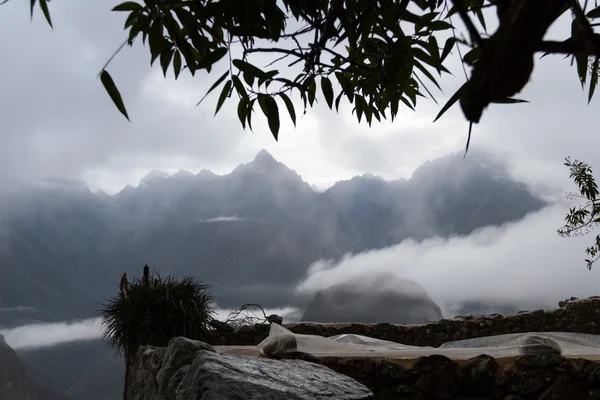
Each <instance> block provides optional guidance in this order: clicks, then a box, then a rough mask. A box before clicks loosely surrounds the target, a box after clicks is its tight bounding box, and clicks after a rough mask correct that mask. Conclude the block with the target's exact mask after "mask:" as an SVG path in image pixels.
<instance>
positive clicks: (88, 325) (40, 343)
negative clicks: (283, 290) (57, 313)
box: [0, 304, 301, 350]
mask: <svg viewBox="0 0 600 400" xmlns="http://www.w3.org/2000/svg"><path fill="white" fill-rule="evenodd" d="M213 307H214V311H215V314H214V315H213V318H215V319H218V320H220V321H225V320H226V319H227V317H228V316H229V314H230V313H231V311H232V310H231V309H225V308H220V307H219V306H218V305H217V304H214V305H213ZM265 313H266V314H267V315H270V314H277V315H279V316H281V317H283V319H284V321H286V322H294V321H298V320H299V319H300V317H301V310H299V309H297V308H294V307H281V308H270V309H265ZM244 315H255V316H257V317H259V318H261V317H262V312H261V311H260V309H257V308H251V309H250V310H248V311H247V312H245V314H244ZM101 323H102V319H101V318H89V319H85V320H81V321H70V322H55V323H40V324H29V325H23V326H18V327H14V328H9V329H3V330H0V335H2V336H4V340H5V341H6V343H7V344H8V345H9V346H10V347H12V348H13V349H15V350H35V349H40V348H47V347H54V346H58V345H61V344H66V343H72V342H80V341H87V340H98V339H101V338H102V332H103V330H102V324H101Z"/></svg>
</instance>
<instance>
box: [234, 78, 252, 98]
mask: <svg viewBox="0 0 600 400" xmlns="http://www.w3.org/2000/svg"><path fill="white" fill-rule="evenodd" d="M231 79H233V86H234V87H235V90H237V92H238V94H239V95H240V96H241V97H242V98H244V99H248V92H246V88H245V87H244V84H243V83H242V81H241V79H240V77H239V76H237V75H233V76H232V77H231Z"/></svg>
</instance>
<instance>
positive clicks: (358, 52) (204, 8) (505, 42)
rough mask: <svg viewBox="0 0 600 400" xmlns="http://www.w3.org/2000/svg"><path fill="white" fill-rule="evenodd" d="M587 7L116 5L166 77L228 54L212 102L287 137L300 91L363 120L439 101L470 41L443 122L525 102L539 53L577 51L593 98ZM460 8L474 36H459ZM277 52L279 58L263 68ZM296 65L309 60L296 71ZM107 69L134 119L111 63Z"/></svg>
mask: <svg viewBox="0 0 600 400" xmlns="http://www.w3.org/2000/svg"><path fill="white" fill-rule="evenodd" d="M47 1H48V0H39V2H37V1H36V0H31V3H30V5H31V11H32V15H33V9H34V7H35V5H36V4H39V6H40V8H41V9H42V12H43V13H44V15H45V16H46V19H47V21H48V23H49V24H51V20H50V14H49V13H48V7H47ZM587 6H588V1H585V4H584V5H583V7H582V6H581V5H580V2H579V1H577V0H520V1H507V0H502V1H500V0H452V1H450V0H310V1H309V0H281V1H277V0H244V1H239V0H221V1H218V2H214V1H210V0H194V1H191V0H168V1H167V0H143V2H141V1H140V2H135V1H126V2H124V3H121V4H119V5H117V6H115V7H114V8H113V10H114V11H118V12H127V13H128V16H127V18H126V21H125V30H127V31H128V37H127V43H129V44H130V45H131V44H132V43H133V41H134V40H136V39H137V38H138V37H139V36H141V37H142V42H143V43H144V44H147V45H148V48H149V51H150V62H151V64H154V63H155V62H156V61H158V62H159V64H160V67H161V69H162V70H163V73H164V75H165V76H166V74H167V72H168V71H169V70H171V71H172V72H173V75H174V77H175V79H177V78H178V77H179V76H180V74H181V72H183V71H184V70H187V71H188V72H189V73H190V74H191V75H192V76H195V74H196V73H197V72H200V71H206V72H207V73H208V74H210V73H211V72H213V70H216V69H218V68H217V64H218V63H219V62H220V61H221V60H227V61H228V62H227V67H226V68H225V71H224V72H219V75H218V76H219V77H218V79H216V80H215V81H214V83H213V84H212V85H211V86H210V89H209V90H208V92H207V93H206V94H205V96H204V97H203V98H202V99H201V101H202V100H204V99H205V98H206V97H207V96H208V95H209V94H210V93H212V92H213V91H215V90H217V89H219V88H220V93H219V95H218V97H217V102H216V107H215V114H216V113H217V112H218V111H219V110H220V109H221V108H222V107H223V105H224V103H225V102H226V101H228V99H231V98H232V97H233V98H235V99H236V100H237V102H238V104H237V114H238V117H239V119H240V122H241V124H242V126H243V127H244V129H245V128H246V126H248V127H249V128H250V129H251V130H252V115H253V114H254V113H255V112H256V110H257V108H260V110H261V112H262V113H263V114H264V115H265V116H266V117H267V120H268V123H269V128H270V130H271V132H272V134H273V136H274V137H275V139H277V138H278V135H279V129H280V112H279V108H280V106H281V105H283V106H284V107H285V109H286V110H287V113H288V114H289V116H290V118H291V120H292V122H293V123H294V124H295V123H296V119H297V113H296V106H295V104H294V102H293V101H292V97H291V96H293V95H298V96H299V98H300V100H301V101H302V106H303V111H304V112H306V109H307V108H308V107H312V106H313V105H314V103H315V102H317V101H318V100H317V98H322V99H324V100H325V103H326V104H327V106H328V107H329V108H330V109H333V108H334V107H335V109H336V111H337V110H339V106H340V103H341V101H342V99H344V98H345V99H346V100H347V101H348V102H349V103H350V104H351V105H352V112H353V114H354V115H356V118H357V119H358V121H359V122H360V121H362V119H363V118H364V119H365V120H366V121H367V123H368V124H369V125H370V124H371V123H372V122H373V120H374V119H376V120H378V121H381V120H382V119H386V118H388V117H390V118H391V119H392V120H394V119H395V118H396V117H397V115H398V112H399V108H400V105H402V106H406V107H408V108H410V109H412V110H414V109H415V107H416V105H417V98H419V97H423V98H426V97H429V98H432V99H433V100H435V97H434V95H433V92H432V90H431V89H433V87H435V88H436V89H440V87H439V82H438V80H439V77H441V75H442V73H448V72H449V71H448V70H447V69H446V67H445V66H444V64H445V61H446V60H447V57H448V56H449V55H450V54H451V52H452V50H453V49H454V48H455V47H457V46H459V45H460V46H466V47H467V48H468V51H467V52H466V53H465V55H464V57H462V60H461V61H462V62H463V63H464V64H466V65H469V66H471V67H472V68H473V69H472V73H471V76H470V77H469V78H468V80H467V82H466V83H465V84H464V85H463V86H462V87H461V88H460V89H459V91H457V92H456V93H455V94H454V95H452V96H451V97H450V99H449V100H448V101H447V103H446V104H445V105H444V106H443V107H442V109H441V111H440V113H439V114H438V116H437V118H436V120H437V119H438V118H439V117H440V116H441V115H442V114H444V113H445V112H446V111H447V110H448V109H449V108H450V107H452V106H453V105H454V104H455V103H457V102H459V103H460V106H461V108H462V110H463V113H464V115H465V117H466V118H467V120H468V121H469V122H471V123H477V122H479V120H480V118H481V115H482V113H483V111H484V109H486V108H487V107H488V106H489V104H491V103H522V102H524V101H523V100H519V99H514V98H513V96H514V95H516V94H517V93H519V92H520V91H521V90H522V89H523V87H524V86H525V85H526V84H527V82H528V80H529V77H530V75H531V72H532V70H533V67H534V53H536V52H542V53H544V55H547V54H557V53H558V54H566V55H571V56H572V57H573V58H574V60H575V61H576V64H577V68H576V70H577V73H578V76H579V78H580V81H581V84H582V85H585V84H586V83H587V82H589V92H588V101H589V100H590V99H591V98H592V96H593V94H594V91H595V88H596V86H597V81H598V73H599V71H598V70H599V61H598V57H599V56H600V35H598V34H596V33H595V32H594V30H593V29H594V27H596V26H598V25H599V24H598V23H593V21H594V20H595V19H596V18H600V7H598V5H597V4H595V7H593V8H592V9H591V10H587V8H588V7H587ZM489 7H495V8H496V11H497V15H498V19H499V27H498V29H497V30H496V32H494V33H493V34H492V35H491V36H488V35H487V33H486V29H487V28H486V21H485V19H484V16H483V12H482V10H483V9H484V8H489ZM568 10H571V12H572V13H573V15H574V17H575V18H574V20H573V24H572V30H571V31H572V32H571V36H570V37H569V38H566V39H565V40H563V41H560V42H555V41H542V39H543V37H544V35H545V33H546V31H547V29H548V27H549V26H550V25H551V24H552V23H553V22H554V21H555V20H556V19H558V18H559V17H560V16H561V15H563V14H564V13H565V12H566V11H568ZM454 15H457V16H458V17H459V18H460V20H461V21H462V22H463V23H464V25H465V26H466V27H467V31H468V34H469V39H466V38H462V37H459V35H457V34H456V30H455V28H454V26H453V25H452V23H451V21H452V19H451V17H452V16H454ZM471 16H473V17H475V18H477V20H478V21H479V23H480V25H481V27H482V28H483V32H479V31H478V30H477V28H476V27H475V24H474V23H473V21H472V20H471V18H472V17H471ZM448 33H451V35H448ZM265 56H269V57H271V59H270V60H269V61H268V63H265V64H266V66H261V65H260V62H261V61H260V60H261V57H263V58H262V60H263V63H264V57H265ZM220 65H221V64H219V66H220ZM295 66H302V69H301V70H300V71H298V70H297V68H296V69H294V68H292V69H290V67H295ZM294 74H297V75H295V76H294ZM588 75H589V76H590V79H589V81H588V80H587V77H588ZM101 78H103V79H102V83H103V84H104V86H105V88H106V89H107V91H108V93H109V95H110V97H111V99H112V100H113V102H114V103H115V105H116V106H117V108H118V109H119V110H120V111H121V113H122V114H123V115H125V116H126V117H127V118H129V117H128V114H127V111H126V108H125V104H124V103H123V100H122V98H121V95H120V94H119V91H118V90H117V88H116V85H115V84H114V82H113V81H112V78H110V75H108V72H106V70H103V72H102V74H101ZM428 85H432V87H431V88H430V87H428ZM319 93H320V94H319ZM257 103H258V107H257Z"/></svg>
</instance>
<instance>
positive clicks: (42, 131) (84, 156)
mask: <svg viewBox="0 0 600 400" xmlns="http://www.w3.org/2000/svg"><path fill="white" fill-rule="evenodd" d="M28 3H29V2H27V1H25V0H12V1H11V2H9V3H7V4H5V5H3V6H2V7H1V8H0V34H1V35H2V37H3V40H2V41H0V51H1V54H3V62H2V64H1V66H0V72H1V73H0V88H2V91H1V93H2V95H1V96H0V118H1V120H2V129H1V130H0V135H2V142H3V146H1V147H0V171H2V172H1V173H2V178H3V179H5V180H10V181H12V182H13V183H14V182H24V181H30V180H32V179H39V178H44V177H49V176H52V177H57V176H58V177H67V178H82V179H85V181H86V182H87V183H88V184H89V185H90V186H91V187H93V188H96V187H101V188H103V189H105V190H107V191H109V192H114V191H116V190H119V189H120V188H122V187H123V186H124V185H125V184H134V185H135V184H137V182H138V181H139V179H140V178H141V177H143V176H144V175H145V174H146V173H147V172H149V171H150V170H152V169H161V170H165V171H168V172H174V171H176V170H178V169H188V170H191V171H198V170H199V169H201V168H209V169H211V170H213V171H215V172H217V173H227V172H229V171H230V170H231V169H233V168H234V167H235V166H236V165H238V164H239V163H241V162H247V161H249V160H251V159H252V158H253V157H254V155H255V154H256V153H257V152H258V151H259V150H260V149H262V148H265V149H267V150H268V151H269V152H270V153H271V154H273V155H274V156H275V157H276V158H277V159H278V160H280V161H282V162H283V163H285V164H286V165H288V166H289V167H290V168H292V169H295V170H296V171H297V172H298V173H300V174H301V175H302V176H303V178H304V179H305V180H306V181H308V182H309V183H311V184H314V185H317V186H319V187H326V186H328V185H330V184H332V183H333V182H335V181H336V180H339V179H345V178H349V177H351V176H353V175H356V174H362V173H364V172H371V173H375V174H379V175H382V176H384V177H386V178H394V177H409V176H410V174H411V173H412V172H413V171H414V169H415V168H416V167H418V166H419V165H420V164H421V163H423V162H424V161H426V160H429V159H432V158H435V157H439V156H443V155H445V154H448V153H451V152H455V151H462V150H463V148H464V144H465V140H466V132H467V124H466V123H465V122H464V119H463V117H462V114H461V113H460V110H459V109H458V107H456V108H455V109H454V110H453V112H450V113H448V114H447V115H446V116H445V117H444V118H443V119H442V120H440V121H438V122H437V123H435V124H432V120H433V118H434V116H435V115H436V113H437V112H438V110H439V106H438V105H435V104H434V103H433V102H431V101H429V102H421V104H420V105H419V109H418V111H417V113H414V112H412V111H410V110H408V109H402V111H401V113H400V115H399V117H398V119H397V120H396V121H395V122H394V123H383V124H378V123H376V124H375V125H374V126H373V127H372V128H369V127H368V126H367V125H366V123H362V124H358V123H357V122H356V120H355V118H354V116H352V115H351V114H350V108H349V107H348V106H346V107H345V108H344V109H343V110H340V114H336V113H335V112H332V111H329V110H327V109H325V108H323V107H317V108H315V109H312V110H309V112H308V113H307V114H306V115H305V116H303V117H302V118H300V119H299V122H298V126H297V127H296V128H295V129H294V127H293V126H292V124H291V123H290V122H289V121H288V120H287V119H285V120H284V123H283V125H282V131H281V133H280V141H279V143H277V142H275V140H274V139H273V138H272V137H271V135H270V133H269V130H268V128H267V125H266V121H265V120H264V117H262V115H259V114H257V117H258V118H255V121H256V122H255V128H256V129H255V133H254V134H252V133H250V132H249V131H243V130H242V128H241V126H240V123H239V121H238V119H237V116H236V113H235V106H236V103H235V102H230V103H227V104H226V105H225V107H224V109H223V110H222V111H221V112H220V113H219V115H218V116H217V117H216V118H213V113H214V111H213V110H214V105H215V102H216V98H215V96H216V95H215V96H212V97H210V98H209V99H208V101H207V102H206V103H205V104H204V105H203V106H201V107H194V105H195V104H196V102H197V101H198V100H199V99H200V98H201V97H202V95H203V92H204V90H205V89H206V87H207V86H208V85H210V84H211V83H212V82H213V81H214V80H215V79H216V78H215V76H214V75H211V76H208V77H207V75H206V74H200V75H197V77H196V79H192V78H190V77H188V76H187V75H186V74H185V73H184V74H182V76H183V78H180V80H179V81H177V82H175V81H174V80H173V79H172V78H169V79H167V80H165V79H164V78H163V77H162V73H161V71H160V68H154V69H151V68H150V67H149V55H148V53H147V49H144V48H142V47H141V45H140V46H138V45H135V46H134V47H133V48H126V49H125V50H124V51H123V52H121V53H120V54H119V55H118V56H117V57H116V59H115V60H114V61H113V63H112V64H111V65H110V68H109V71H110V72H111V74H112V76H113V78H114V79H115V81H116V83H117V84H118V86H119V88H120V89H121V93H122V95H123V97H124V100H125V102H126V104H127V106H128V110H129V114H130V116H131V120H132V123H129V122H127V121H126V120H125V119H124V118H123V117H122V116H121V115H120V114H119V113H118V112H117V111H116V109H115V108H114V106H113V104H112V103H111V101H110V99H109V97H108V95H107V94H106V93H105V92H104V89H103V88H102V86H101V84H100V82H99V80H98V79H97V74H98V72H99V70H100V68H101V67H102V65H103V64H104V63H105V61H106V60H107V59H108V57H110V55H111V54H112V52H113V51H114V50H115V49H116V48H117V47H118V46H119V45H120V43H121V42H122V41H123V39H124V37H125V32H124V31H123V30H122V24H123V20H124V18H125V15H124V14H122V13H115V12H111V11H110V8H111V7H112V6H114V5H115V4H116V2H115V1H114V0H96V1H93V2H92V1H81V0H56V1H53V2H52V3H51V4H50V6H51V12H52V18H53V21H54V26H55V30H54V31H52V30H51V29H50V28H49V26H48V25H47V24H46V22H45V21H44V20H43V18H42V17H41V14H40V12H39V10H36V14H35V18H34V20H33V22H30V20H29V14H28V13H29V9H28V8H29V7H28ZM568 31H569V19H568V16H566V18H563V20H562V23H561V24H560V25H559V26H556V27H554V28H553V33H552V35H553V36H556V37H562V38H564V37H566V36H565V35H567V34H568ZM452 71H453V73H454V76H453V77H447V78H446V79H444V80H443V81H442V88H443V89H444V91H445V95H443V94H439V95H438V98H439V100H440V101H441V102H443V101H445V99H447V98H448V96H449V95H450V94H452V93H453V91H454V90H455V89H456V88H457V87H458V86H459V85H460V84H462V83H463V82H464V75H463V73H462V70H461V69H460V68H459V67H458V64H457V63H454V64H453V68H452ZM520 97H522V98H526V99H528V100H531V101H532V103H531V104H526V105H517V106H506V105H498V106H495V107H493V108H492V109H489V110H488V112H486V113H485V115H484V119H483V122H482V123H481V124H480V125H479V126H476V127H475V129H474V138H473V146H478V147H480V148H488V149H492V150H494V151H497V152H501V153H503V154H505V155H507V156H509V157H510V159H511V160H512V164H511V165H512V166H513V167H514V171H515V172H516V173H518V174H519V175H520V176H521V177H523V178H524V179H527V180H529V181H532V182H544V181H546V182H556V181H557V180H561V179H562V181H561V182H567V175H568V174H567V171H566V170H565V168H564V167H563V166H562V159H563V158H564V157H565V156H568V155H571V156H573V157H578V158H581V159H584V160H586V161H588V162H590V163H592V164H595V165H600V155H598V153H597V152H596V151H595V149H596V148H597V145H598V140H599V139H598V138H599V136H598V135H597V134H596V132H595V129H594V122H595V120H594V119H593V116H594V113H595V112H596V111H597V107H598V104H599V103H598V99H595V100H593V101H592V103H591V104H590V105H589V106H587V105H586V94H585V93H584V92H583V91H582V90H581V88H580V86H579V83H578V80H577V76H576V74H575V71H574V69H572V68H570V66H569V60H562V57H554V58H550V57H548V58H545V59H544V60H542V61H540V62H538V63H537V66H536V70H535V73H534V75H533V78H532V82H531V84H530V85H529V86H528V87H527V89H526V90H525V92H524V93H523V94H522V95H521V96H520ZM259 122H260V123H259Z"/></svg>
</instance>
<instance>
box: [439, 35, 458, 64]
mask: <svg viewBox="0 0 600 400" xmlns="http://www.w3.org/2000/svg"><path fill="white" fill-rule="evenodd" d="M455 44H456V39H454V38H453V37H451V38H448V39H447V40H446V43H445V44H444V50H442V56H441V60H442V61H444V60H445V59H446V57H448V55H449V54H450V52H451V51H452V48H453V47H454V45H455Z"/></svg>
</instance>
